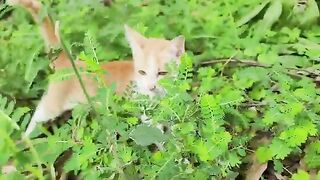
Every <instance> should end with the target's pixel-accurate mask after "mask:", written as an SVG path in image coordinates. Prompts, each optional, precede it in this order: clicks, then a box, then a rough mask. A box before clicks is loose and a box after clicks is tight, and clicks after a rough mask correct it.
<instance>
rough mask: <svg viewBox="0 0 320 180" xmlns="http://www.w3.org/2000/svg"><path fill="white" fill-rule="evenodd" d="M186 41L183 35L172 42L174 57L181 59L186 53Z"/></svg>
mask: <svg viewBox="0 0 320 180" xmlns="http://www.w3.org/2000/svg"><path fill="white" fill-rule="evenodd" d="M184 43H185V39H184V37H183V36H182V35H180V36H178V37H175V38H174V39H172V40H171V46H172V49H173V52H174V55H175V56H176V57H177V58H179V57H180V56H181V55H182V54H183V53H184V51H185V49H184Z"/></svg>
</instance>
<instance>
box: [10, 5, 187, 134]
mask: <svg viewBox="0 0 320 180" xmlns="http://www.w3.org/2000/svg"><path fill="white" fill-rule="evenodd" d="M9 4H18V5H21V6H23V7H25V8H26V9H27V10H28V11H29V12H30V13H31V15H32V16H33V18H34V20H35V21H36V22H38V23H39V25H40V28H41V32H42V36H43V38H44V40H45V43H46V47H47V49H50V48H52V47H54V46H58V45H59V44H60V39H59V36H58V33H57V32H56V30H55V26H54V24H53V23H52V22H51V20H50V18H49V17H48V16H46V17H45V18H44V19H43V20H40V18H39V12H40V9H41V3H40V2H38V1H37V0H9ZM125 35H126V38H127V40H128V42H129V45H130V47H131V50H132V55H133V60H132V61H113V62H107V63H105V64H102V65H101V67H102V69H103V70H106V71H107V72H108V73H107V75H105V76H104V78H105V79H104V80H105V82H106V84H107V85H108V84H111V83H113V82H115V83H116V84H117V89H116V92H117V93H122V92H123V91H124V90H125V89H126V87H127V85H128V84H129V83H130V82H131V81H134V82H135V83H136V85H137V92H139V93H142V94H146V95H150V96H153V95H155V94H157V93H159V92H160V93H161V92H163V90H162V89H161V87H159V86H158V85H157V82H158V80H159V79H160V78H161V77H162V76H163V75H165V74H166V73H167V72H166V69H165V65H166V64H167V63H169V62H171V61H175V62H176V63H177V64H179V58H180V56H181V55H182V54H183V53H184V41H185V40H184V37H183V36H178V37H176V38H174V39H173V40H165V39H158V38H146V37H144V36H142V35H141V34H139V33H138V32H136V31H134V30H133V29H131V28H130V27H128V26H126V25H125ZM51 65H52V66H53V67H54V68H55V69H64V68H72V66H71V63H70V60H69V59H68V57H67V54H66V52H61V53H60V54H59V56H58V58H57V59H56V60H54V61H53V62H52V64H51ZM76 65H77V67H83V68H85V64H84V63H83V62H81V61H77V62H76ZM82 79H83V81H84V83H85V87H86V89H87V90H88V93H89V95H91V96H94V95H95V94H96V90H97V83H96V82H95V81H94V80H92V78H90V77H88V76H86V75H82ZM85 102H86V98H85V96H84V93H83V91H82V89H81V86H80V84H79V81H78V79H77V78H75V77H74V78H73V79H69V80H64V81H60V82H49V86H48V89H47V91H46V92H45V94H44V95H43V96H42V98H41V100H40V102H39V104H38V106H37V108H36V110H35V113H34V115H33V117H32V119H31V121H30V123H29V125H28V127H27V130H26V133H25V134H26V135H27V136H29V135H30V133H31V132H32V131H33V130H34V129H35V127H36V125H37V123H40V122H46V121H49V120H53V119H54V118H56V117H57V116H59V115H61V114H62V113H63V112H64V111H66V110H70V109H72V108H73V107H74V106H75V105H77V104H79V103H85Z"/></svg>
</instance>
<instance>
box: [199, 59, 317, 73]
mask: <svg viewBox="0 0 320 180" xmlns="http://www.w3.org/2000/svg"><path fill="white" fill-rule="evenodd" d="M218 63H239V64H244V65H248V66H256V67H264V68H271V67H272V66H270V65H265V64H261V63H259V62H257V61H255V60H239V59H235V58H231V59H230V58H228V59H215V60H209V61H204V62H201V63H200V64H199V65H200V66H208V65H212V64H218ZM284 69H285V70H288V72H286V74H288V75H290V76H295V77H299V78H301V77H303V76H308V75H313V76H319V77H320V74H317V73H315V72H312V71H309V70H306V69H299V68H293V67H285V68H284ZM301 72H305V73H306V74H301Z"/></svg>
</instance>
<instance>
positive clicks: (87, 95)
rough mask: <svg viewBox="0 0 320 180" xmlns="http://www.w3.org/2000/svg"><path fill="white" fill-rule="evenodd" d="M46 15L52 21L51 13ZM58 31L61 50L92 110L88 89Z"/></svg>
mask: <svg viewBox="0 0 320 180" xmlns="http://www.w3.org/2000/svg"><path fill="white" fill-rule="evenodd" d="M48 17H49V18H50V20H51V21H52V22H54V21H53V18H52V16H51V14H50V13H49V12H48ZM58 33H59V37H60V45H61V47H62V50H63V51H64V52H65V53H66V54H67V56H68V59H69V61H70V63H71V65H72V68H73V70H74V72H75V74H76V76H77V79H78V80H79V83H80V86H81V89H82V91H83V93H84V95H85V97H86V99H87V101H88V103H89V104H90V106H91V107H92V109H93V110H94V106H93V103H92V101H91V98H90V96H89V94H88V91H87V90H86V87H85V85H84V83H83V80H82V78H81V75H80V73H79V71H78V69H77V66H76V64H75V59H74V58H73V57H72V55H71V53H70V51H69V50H68V48H67V46H66V44H65V42H64V40H63V38H61V36H60V34H61V33H60V29H58Z"/></svg>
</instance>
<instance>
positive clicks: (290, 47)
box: [0, 0, 320, 180]
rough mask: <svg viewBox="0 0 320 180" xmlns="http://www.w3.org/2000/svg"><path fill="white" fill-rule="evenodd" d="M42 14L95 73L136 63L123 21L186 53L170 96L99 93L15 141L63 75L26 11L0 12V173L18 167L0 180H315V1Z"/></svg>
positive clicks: (133, 5) (192, 2)
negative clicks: (177, 42)
mask: <svg viewBox="0 0 320 180" xmlns="http://www.w3.org/2000/svg"><path fill="white" fill-rule="evenodd" d="M45 6H46V7H47V8H45V9H44V11H43V12H42V13H43V14H45V13H46V12H49V13H50V14H51V15H52V16H53V18H54V19H55V20H59V23H60V28H61V32H62V38H63V39H64V40H65V41H66V42H67V46H68V49H69V50H70V51H71V52H72V55H73V56H74V57H78V56H81V58H82V59H83V60H84V61H85V62H86V63H87V64H89V65H91V66H92V67H96V68H95V70H96V73H100V72H99V64H98V63H97V60H98V61H99V62H103V61H109V60H117V59H126V58H130V49H129V48H128V45H127V42H126V41H125V38H124V35H123V34H124V33H123V24H129V25H131V26H132V27H134V28H135V29H136V30H138V31H139V32H141V33H142V34H144V35H146V36H148V37H165V38H167V39H170V38H173V37H175V36H177V35H179V34H182V35H184V36H185V38H186V49H187V54H186V55H184V56H183V58H182V59H181V60H182V64H181V66H180V67H179V68H177V67H174V66H170V67H169V69H170V72H174V71H179V75H178V76H173V75H172V76H170V75H169V76H168V77H167V78H165V79H163V80H162V81H161V82H160V83H161V85H162V86H164V87H165V88H166V89H167V92H168V94H167V95H166V96H165V97H164V98H161V99H153V100H149V99H148V98H146V97H143V96H140V95H136V94H135V95H134V96H131V97H130V98H128V97H127V96H126V95H125V96H123V97H122V96H117V95H115V94H114V91H113V87H104V86H101V88H100V90H99V93H98V96H97V97H95V98H94V102H96V101H99V102H102V103H100V105H95V104H94V105H93V107H92V106H90V104H88V105H81V106H78V107H76V108H75V109H74V110H73V111H72V112H71V116H70V115H68V113H67V114H66V115H64V116H63V117H61V118H60V119H67V121H66V122H64V123H61V124H60V125H59V124H58V127H59V128H57V125H52V126H50V128H49V129H48V128H39V130H38V132H40V133H41V134H42V135H40V136H36V135H34V137H33V138H31V139H22V138H21V137H22V135H21V133H22V132H23V131H24V130H25V127H26V125H27V123H28V121H29V119H30V114H32V109H34V107H35V105H36V103H37V100H39V99H40V97H41V95H42V93H43V92H44V90H45V88H46V85H47V83H48V79H49V78H48V77H53V78H54V77H56V78H58V79H59V78H60V79H62V77H63V76H64V74H63V73H62V72H57V73H55V74H53V75H50V74H52V71H51V70H50V68H49V66H48V64H49V59H50V58H49V55H48V54H46V53H45V51H44V46H43V41H42V39H41V36H40V35H39V31H38V27H37V25H35V24H34V23H33V21H32V19H31V16H30V15H29V14H28V12H26V11H25V10H24V9H23V8H19V7H9V6H8V5H6V4H5V3H4V2H2V4H1V6H0V28H1V33H0V44H1V46H0V92H1V94H2V95H1V98H0V121H1V129H0V136H1V137H2V138H1V140H0V152H1V156H0V167H1V166H6V165H8V164H13V165H14V166H15V167H16V168H17V171H16V172H14V173H10V174H8V175H5V174H3V175H1V178H4V179H7V178H8V179H26V178H31V179H35V178H36V179H54V178H56V177H59V176H61V174H62V176H64V175H65V174H66V173H69V172H71V173H69V176H71V175H70V174H73V175H77V176H78V177H79V178H90V179H105V178H110V179H141V178H145V179H190V178H191V179H193V178H197V179H207V178H211V179H236V178H237V179H244V178H252V179H259V178H260V177H261V178H265V179H272V178H273V179H288V178H292V179H297V180H298V179H299V180H300V179H310V178H320V177H319V176H320V175H319V171H318V170H319V167H320V159H319V157H320V141H319V130H320V121H319V115H320V114H319V113H320V96H319V94H320V91H319V89H318V87H317V85H318V84H319V81H320V75H319V74H320V70H319V69H320V68H319V56H320V45H319V42H320V33H319V32H320V28H319V3H318V2H316V1H315V0H246V1H244V0H224V1H222V0H217V1H202V0H179V1H163V0H144V1H142V0H131V1H125V0H116V1H112V3H111V5H103V3H102V2H99V1H90V0H83V1H75V0H68V1H67V0H60V1H57V0H52V1H46V2H45ZM49 75H50V76H49ZM92 109H94V110H92ZM93 111H94V112H95V113H92V112H93ZM69 114H70V113H69ZM142 114H144V115H146V116H147V117H149V120H143V119H142V118H141V115H142ZM160 124H162V125H165V126H166V127H167V128H166V129H167V131H166V132H165V133H162V131H160V130H159V129H158V128H157V127H158V126H159V125H160ZM51 132H54V133H51ZM68 154H69V156H68ZM67 156H68V157H69V158H65V157H67ZM61 162H62V163H61Z"/></svg>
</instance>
